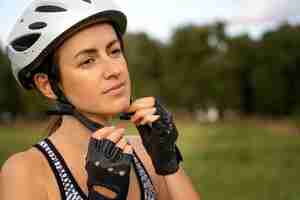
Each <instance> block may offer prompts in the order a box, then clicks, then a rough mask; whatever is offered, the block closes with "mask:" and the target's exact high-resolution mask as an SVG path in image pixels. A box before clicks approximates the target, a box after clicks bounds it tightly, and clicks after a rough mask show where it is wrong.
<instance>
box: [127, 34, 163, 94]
mask: <svg viewBox="0 0 300 200" xmlns="http://www.w3.org/2000/svg"><path fill="white" fill-rule="evenodd" d="M125 44H126V56H127V58H128V62H129V71H130V76H131V79H132V88H133V95H134V96H135V97H139V96H153V95H154V96H161V93H162V91H163V89H162V85H161V78H162V57H161V51H162V48H163V47H162V44H160V43H159V42H158V41H155V40H153V39H151V38H150V37H149V36H148V35H147V34H145V33H137V34H127V36H126V37H125Z"/></svg>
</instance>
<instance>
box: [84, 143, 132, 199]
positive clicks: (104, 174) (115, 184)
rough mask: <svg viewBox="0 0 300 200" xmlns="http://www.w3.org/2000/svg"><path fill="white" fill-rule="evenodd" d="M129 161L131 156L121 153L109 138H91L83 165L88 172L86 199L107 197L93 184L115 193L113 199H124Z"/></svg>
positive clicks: (127, 182) (126, 192)
mask: <svg viewBox="0 0 300 200" xmlns="http://www.w3.org/2000/svg"><path fill="white" fill-rule="evenodd" d="M131 163H132V156H131V155H130V154H125V153H122V150H121V149H120V148H118V147H116V145H115V144H114V143H113V142H111V141H110V140H107V139H101V140H97V139H95V138H91V140H90V142H89V147H88V153H87V157H86V166H85V168H86V171H87V174H88V181H87V186H88V190H89V198H88V199H89V200H107V199H109V198H107V197H105V196H103V195H102V194H100V193H98V192H97V191H95V189H94V186H101V187H105V188H107V189H109V190H111V191H113V192H115V193H116V194H117V196H116V198H114V200H126V198H127V194H128V188H129V174H130V166H131Z"/></svg>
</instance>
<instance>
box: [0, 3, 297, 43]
mask: <svg viewBox="0 0 300 200" xmlns="http://www.w3.org/2000/svg"><path fill="white" fill-rule="evenodd" d="M31 1H32V0H0V41H1V42H2V44H3V43H4V44H5V39H6V37H7V35H8V33H9V30H10V28H11V27H12V26H13V24H14V23H15V21H16V19H17V18H18V16H19V15H20V13H21V11H22V10H24V8H25V7H26V6H27V5H28V4H29V3H30V2H31ZM73 1H74V2H75V1H78V0H73ZM115 2H116V3H117V4H118V5H119V6H120V7H121V8H122V9H123V11H124V12H125V13H126V15H127V17H128V30H129V31H130V32H140V31H145V32H147V33H148V34H149V35H150V36H151V37H153V38H156V39H159V40H161V41H167V40H168V39H169V38H170V36H171V34H172V32H173V31H174V29H175V28H176V27H178V26H180V25H184V24H191V23H192V24H197V25H203V24H208V23H212V22H214V21H216V20H225V21H226V22H228V26H227V32H228V33H229V34H231V35H236V34H241V33H249V34H250V35H251V36H252V37H253V38H259V37H260V36H261V35H262V33H263V32H264V31H266V30H270V29H273V28H276V27H277V26H278V25H279V24H280V23H282V22H283V21H289V22H291V23H297V22H300V1H299V0H184V1H179V0H178V1H175V0H151V1H145V0H115Z"/></svg>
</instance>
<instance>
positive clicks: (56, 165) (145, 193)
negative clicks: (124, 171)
mask: <svg viewBox="0 0 300 200" xmlns="http://www.w3.org/2000/svg"><path fill="white" fill-rule="evenodd" d="M34 147H36V148H37V149H38V150H40V151H41V152H42V153H43V155H44V156H45V157H46V159H47V160H48V163H49V165H50V167H51V169H52V171H53V173H54V175H55V178H56V181H57V184H58V186H59V190H60V194H61V200H87V199H88V197H87V196H86V194H85V193H84V192H83V191H82V189H81V188H80V186H79V185H78V183H77V182H76V180H75V178H74V176H73V175H72V172H71V171H70V169H69V168H68V166H67V164H66V163H65V161H64V159H63V157H62V155H61V154H60V153H59V152H58V150H57V149H56V147H55V146H54V145H53V144H52V142H51V141H50V140H49V139H47V138H46V139H44V140H42V141H40V142H39V143H38V144H36V145H34ZM133 158H134V159H133V160H134V162H133V164H134V165H133V166H134V169H135V171H136V174H137V177H138V180H139V184H140V189H141V199H142V200H156V199H157V197H156V192H155V189H154V186H153V183H152V181H151V179H150V176H149V174H148V173H147V171H146V169H145V167H144V165H143V163H142V162H141V160H140V159H139V158H138V156H137V155H136V153H134V156H133Z"/></svg>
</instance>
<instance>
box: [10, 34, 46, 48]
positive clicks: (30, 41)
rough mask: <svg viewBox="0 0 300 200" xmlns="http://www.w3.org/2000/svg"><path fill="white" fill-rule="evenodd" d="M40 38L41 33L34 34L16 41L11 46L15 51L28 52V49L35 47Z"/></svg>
mask: <svg viewBox="0 0 300 200" xmlns="http://www.w3.org/2000/svg"><path fill="white" fill-rule="evenodd" d="M40 36H41V34H39V33H33V34H29V35H26V36H23V37H20V38H18V39H16V40H14V41H13V42H12V43H11V46H12V47H13V48H14V50H15V51H19V52H22V51H26V50H27V49H29V48H30V47H32V45H34V43H35V42H36V41H37V40H38V39H39V38H40Z"/></svg>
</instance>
